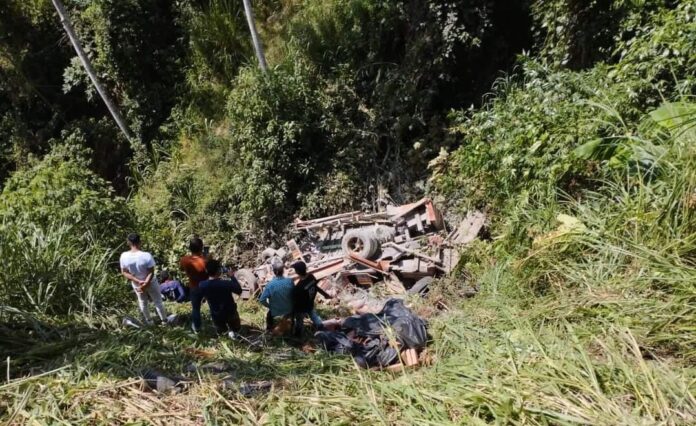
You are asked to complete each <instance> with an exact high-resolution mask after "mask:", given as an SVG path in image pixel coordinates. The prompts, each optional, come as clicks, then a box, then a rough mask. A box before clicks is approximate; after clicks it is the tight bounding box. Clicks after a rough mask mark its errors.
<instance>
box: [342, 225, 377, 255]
mask: <svg viewBox="0 0 696 426" xmlns="http://www.w3.org/2000/svg"><path fill="white" fill-rule="evenodd" d="M341 249H343V253H344V254H345V255H349V254H351V253H354V254H357V255H358V256H360V257H364V258H365V259H370V258H371V257H373V256H374V255H375V254H377V251H378V250H379V241H377V240H376V239H375V238H374V237H372V236H371V235H370V233H369V232H363V231H362V230H360V229H352V230H350V231H348V232H346V235H344V236H343V239H341Z"/></svg>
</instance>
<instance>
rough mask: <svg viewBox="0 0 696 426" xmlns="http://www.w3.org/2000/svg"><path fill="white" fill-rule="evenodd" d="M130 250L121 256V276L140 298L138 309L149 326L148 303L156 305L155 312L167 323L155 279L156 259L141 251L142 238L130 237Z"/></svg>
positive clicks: (150, 322)
mask: <svg viewBox="0 0 696 426" xmlns="http://www.w3.org/2000/svg"><path fill="white" fill-rule="evenodd" d="M128 247H130V250H128V251H126V252H123V253H122V254H121V261H120V263H121V274H122V275H123V276H124V277H126V278H127V279H128V280H129V281H130V283H131V286H132V287H133V290H135V295H136V296H138V307H139V308H140V312H141V313H142V315H143V318H144V319H145V322H146V323H147V324H152V321H151V320H150V312H149V311H148V302H149V301H152V303H154V304H155V310H156V311H157V315H158V316H159V317H160V319H161V320H162V322H166V321H167V312H166V311H165V310H164V304H163V303H162V295H161V294H160V288H159V283H158V282H157V278H156V277H155V259H154V258H153V257H152V255H151V254H150V253H148V252H146V251H142V250H140V236H139V235H138V234H130V235H128Z"/></svg>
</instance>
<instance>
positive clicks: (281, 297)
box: [259, 261, 295, 332]
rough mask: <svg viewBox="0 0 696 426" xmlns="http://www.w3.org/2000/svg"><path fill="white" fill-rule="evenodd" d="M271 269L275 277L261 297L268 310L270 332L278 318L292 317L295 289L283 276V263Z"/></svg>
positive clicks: (276, 264)
mask: <svg viewBox="0 0 696 426" xmlns="http://www.w3.org/2000/svg"><path fill="white" fill-rule="evenodd" d="M271 267H272V268H273V275H275V277H274V278H273V279H272V280H271V281H269V282H268V284H266V287H265V288H264V289H263V293H261V296H259V302H260V303H261V304H262V305H263V306H265V307H267V308H268V314H266V331H269V332H270V331H272V330H273V327H274V325H275V319H276V318H278V317H283V318H290V317H291V316H292V313H293V306H292V293H293V288H294V287H295V286H294V285H293V283H292V280H291V279H290V278H286V277H284V276H283V273H284V272H285V266H284V265H283V262H282V261H278V262H274V263H272V264H271Z"/></svg>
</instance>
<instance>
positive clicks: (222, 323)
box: [198, 259, 242, 339]
mask: <svg viewBox="0 0 696 426" xmlns="http://www.w3.org/2000/svg"><path fill="white" fill-rule="evenodd" d="M205 269H206V272H207V273H208V279H207V280H204V281H201V282H200V283H199V284H198V290H199V291H200V294H201V297H202V298H205V299H206V300H207V301H208V307H209V308H210V317H211V318H212V319H213V325H215V329H216V330H217V332H218V334H224V333H227V334H228V335H229V336H230V337H231V338H233V339H234V338H235V333H236V332H238V331H239V329H240V327H241V321H240V319H239V312H238V311H237V304H236V303H235V301H234V296H232V294H233V293H234V294H237V295H240V294H242V287H241V286H240V285H239V282H237V280H236V279H234V278H232V279H231V280H223V279H222V278H221V275H222V265H221V264H220V262H219V261H217V260H214V259H210V260H208V261H206V263H205Z"/></svg>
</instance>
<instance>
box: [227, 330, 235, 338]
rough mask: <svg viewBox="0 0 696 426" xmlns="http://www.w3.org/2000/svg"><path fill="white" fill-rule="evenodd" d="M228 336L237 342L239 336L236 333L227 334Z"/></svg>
mask: <svg viewBox="0 0 696 426" xmlns="http://www.w3.org/2000/svg"><path fill="white" fill-rule="evenodd" d="M227 335H228V336H229V337H230V339H232V340H237V335H236V334H235V333H234V331H230V332H229V333H227Z"/></svg>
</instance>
